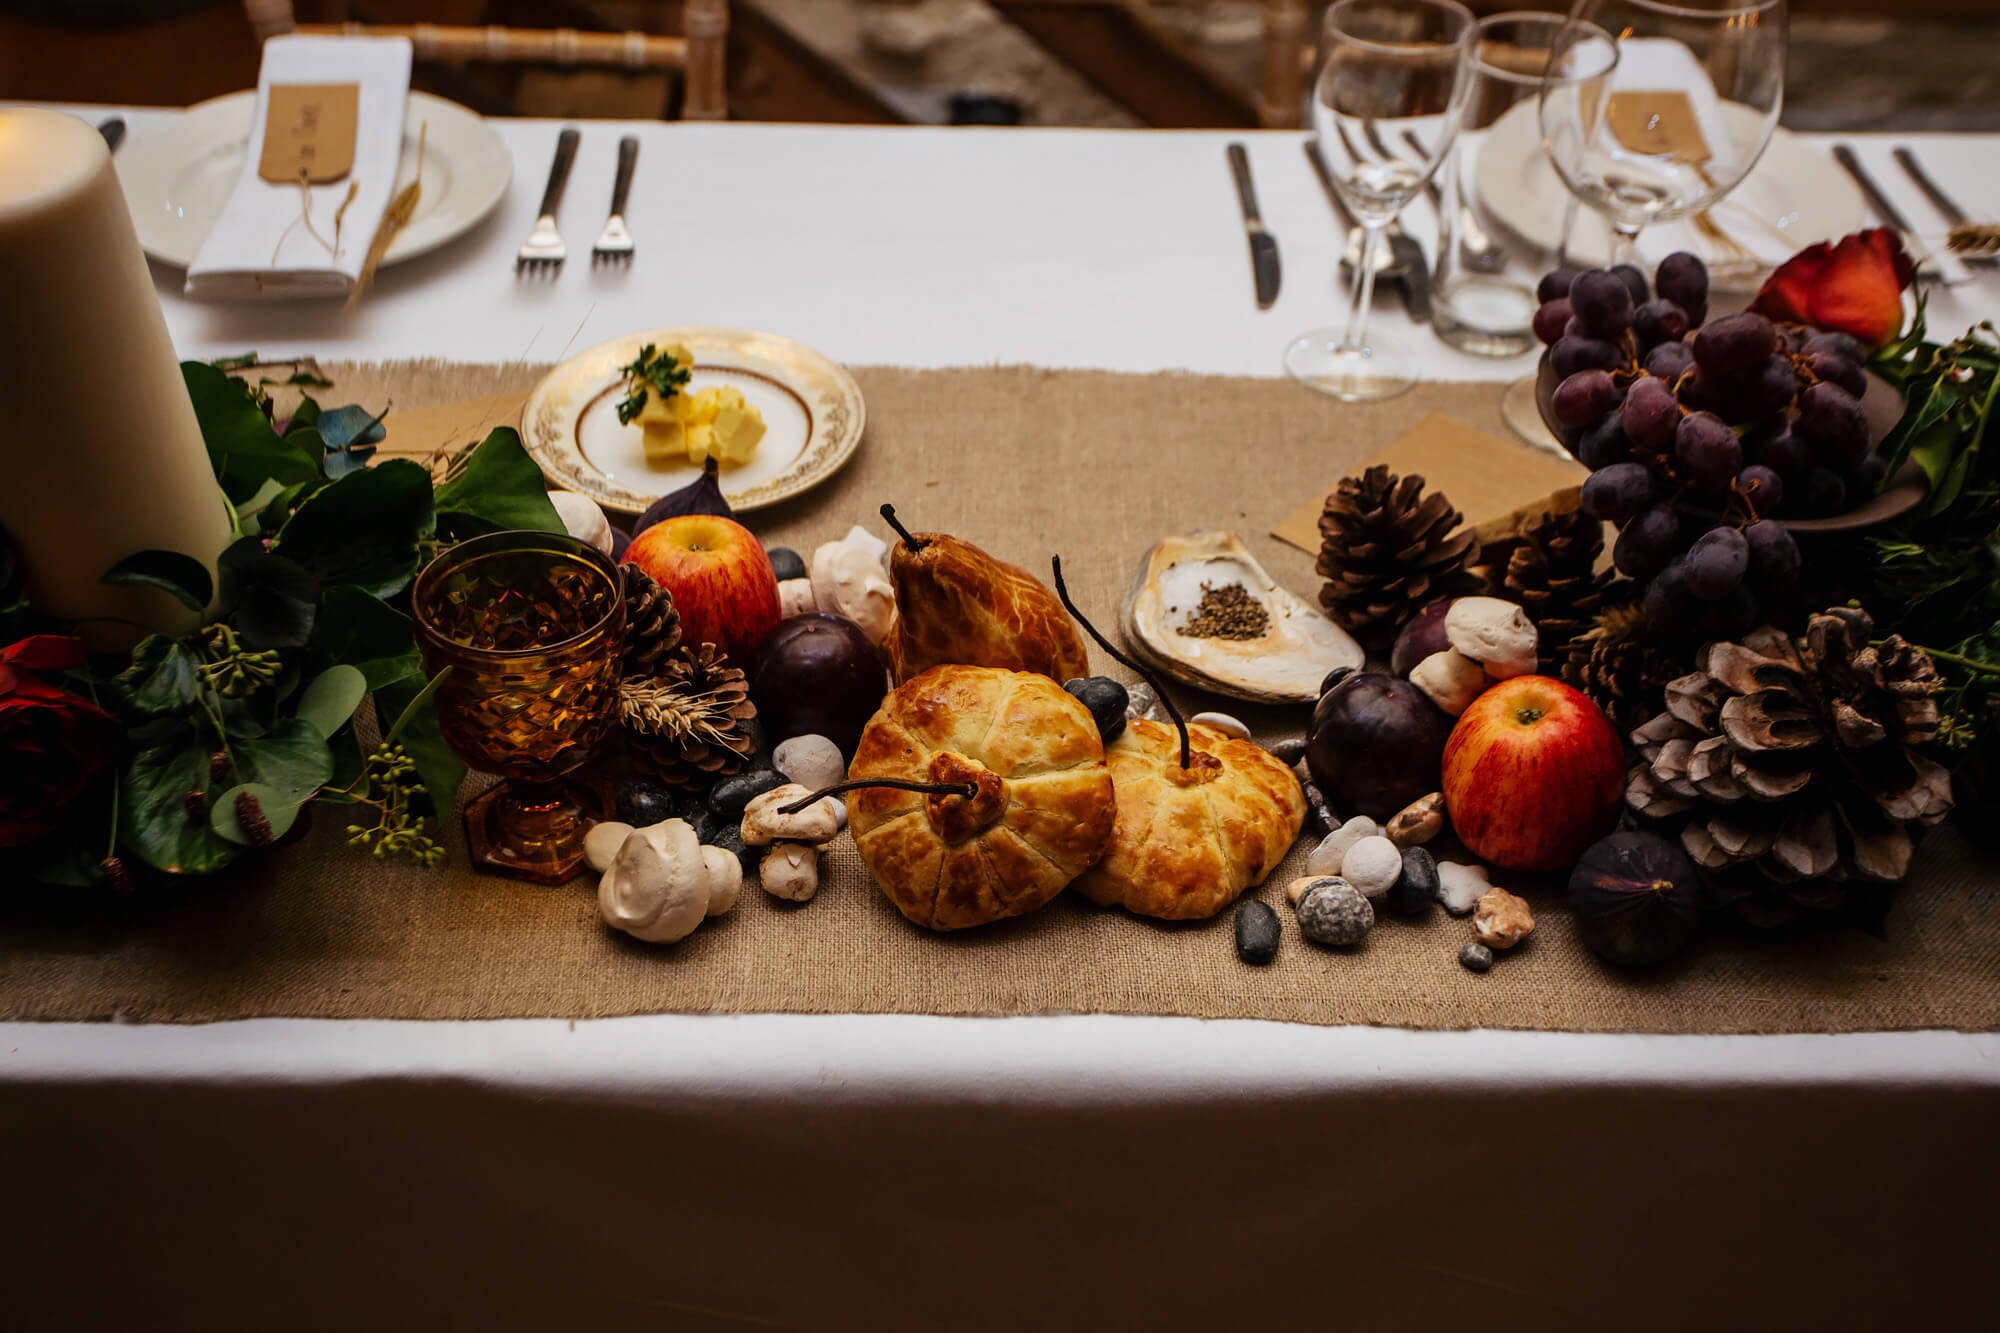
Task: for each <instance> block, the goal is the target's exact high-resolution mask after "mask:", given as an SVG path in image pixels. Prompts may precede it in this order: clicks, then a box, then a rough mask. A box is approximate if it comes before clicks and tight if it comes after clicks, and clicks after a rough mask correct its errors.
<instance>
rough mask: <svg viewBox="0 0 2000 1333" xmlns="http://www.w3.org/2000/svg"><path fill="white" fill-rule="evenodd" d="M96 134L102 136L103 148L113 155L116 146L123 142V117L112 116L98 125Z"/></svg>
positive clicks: (116, 148) (116, 149)
mask: <svg viewBox="0 0 2000 1333" xmlns="http://www.w3.org/2000/svg"><path fill="white" fill-rule="evenodd" d="M97 132H98V133H99V134H101V135H103V136H104V146H105V147H106V148H108V149H110V150H111V151H112V152H114V153H115V152H117V151H118V145H119V144H121V143H124V142H125V117H123V116H113V117H112V118H111V119H109V120H107V121H105V122H104V123H103V124H102V125H99V126H98V127H97Z"/></svg>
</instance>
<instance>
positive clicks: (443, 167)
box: [112, 92, 514, 268]
mask: <svg viewBox="0 0 2000 1333" xmlns="http://www.w3.org/2000/svg"><path fill="white" fill-rule="evenodd" d="M256 109H257V94H256V93H254V92H242V93H230V94H228V95H227V96H225V97H217V98H212V99H211V100H209V101H206V102H201V103H198V104H197V105H195V106H191V107H189V108H188V109H187V111H186V113H185V114H184V115H182V116H181V118H180V119H179V120H177V121H175V122H174V123H173V124H172V125H171V126H169V127H167V128H166V129H164V130H161V131H159V132H158V133H156V134H148V135H146V136H144V137H143V138H138V137H135V138H134V139H133V140H132V142H130V143H128V144H126V145H125V147H124V148H123V149H122V150H121V151H120V152H119V153H118V155H117V156H116V157H114V158H113V159H112V161H113V163H114V164H116V166H117V168H118V183H119V185H120V186H121V187H122V188H123V189H124V191H125V201H126V203H127V205H128V206H130V208H131V209H132V221H133V222H134V223H135V224H137V226H138V229H139V244H140V246H141V247H142V248H144V250H145V251H146V253H147V254H149V255H151V256H152V257H153V258H155V259H157V260H159V261H161V262H162V263H166V264H172V265H174V266H175V267H176V268H186V267H187V266H188V265H189V264H192V263H193V262H194V256H195V252H196V251H197V250H199V249H200V248H201V243H202V241H203V240H204V239H205V238H206V237H207V236H208V231H209V228H210V227H212V226H214V225H215V220H216V218H217V217H219V216H220V215H221V213H222V206H223V204H224V203H226V202H228V199H229V192H230V191H231V190H232V189H234V188H235V186H236V178H237V177H238V176H240V175H241V174H242V172H243V161H244V158H245V157H246V156H248V154H249V148H250V120H251V117H252V115H253V114H254V113H255V112H256ZM420 125H425V126H428V129H427V131H426V139H425V143H424V188H423V193H422V194H421V196H420V197H419V198H418V200H417V208H416V212H415V213H413V214H412V215H411V217H410V220H409V222H408V223H406V224H405V225H404V226H403V229H402V230H401V231H399V232H397V233H396V239H395V240H393V241H391V242H390V243H389V252H388V254H387V255H385V256H384V257H383V259H382V262H383V263H384V264H394V263H399V262H400V261H402V260H405V259H414V258H415V257H416V256H418V255H421V254H424V253H427V252H428V251H431V250H435V249H437V248H438V247H439V246H441V245H443V244H445V243H446V242H447V241H451V240H455V239H457V238H458V237H460V236H462V235H464V234H465V233H466V232H467V231H470V230H471V229H472V227H473V226H474V225H475V224H477V223H478V221H479V220H480V219H481V218H483V217H485V216H486V215H487V214H488V213H490V212H492V211H493V208H494V206H495V205H497V204H498V203H499V202H500V201H501V199H503V198H504V197H506V194H507V185H508V183H509V182H510V181H511V180H512V179H513V176H514V155H513V154H512V153H510V152H508V151H507V145H506V143H505V142H504V141H502V140H501V138H500V136H499V135H498V134H496V133H495V132H494V131H493V128H492V127H491V126H490V125H488V124H487V123H486V122H485V121H483V120H481V119H480V118H479V117H478V116H476V115H474V114H473V113H472V112H470V111H468V110H466V109H465V108H464V107H462V106H460V105H458V103H456V102H447V101H445V100H444V99H443V98H442V97H433V96H431V95H430V94H429V93H411V94H410V100H409V106H408V110H407V112H406V113H405V115H404V118H403V161H402V164H401V166H400V167H398V169H397V172H396V189H397V190H401V189H402V188H403V187H404V186H405V185H407V184H409V183H410V182H411V181H413V180H415V179H416V176H417V129H418V126H420ZM391 197H393V195H392V196H391Z"/></svg>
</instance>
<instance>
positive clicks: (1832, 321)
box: [1811, 227, 1911, 344]
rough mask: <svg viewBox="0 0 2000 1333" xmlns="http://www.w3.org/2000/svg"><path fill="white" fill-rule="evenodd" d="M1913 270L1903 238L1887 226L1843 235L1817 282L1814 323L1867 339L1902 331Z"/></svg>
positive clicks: (1881, 339) (1878, 340)
mask: <svg viewBox="0 0 2000 1333" xmlns="http://www.w3.org/2000/svg"><path fill="white" fill-rule="evenodd" d="M1910 274H1911V264H1910V259H1909V256H1908V255H1906V254H1904V253H1903V242H1902V240H1901V239H1900V238H1899V237H1898V236H1897V235H1896V234H1895V233H1894V232H1892V231H1890V230H1888V229H1887V228H1885V227H1877V228H1875V229H1874V230H1872V231H1864V232H1856V233H1855V234H1854V235H1852V236H1846V237H1843V238H1842V239H1841V242H1840V244H1839V245H1837V246H1835V247H1834V250H1833V262H1832V263H1830V264H1828V265H1827V267H1826V271H1825V272H1824V273H1822V274H1821V275H1820V280H1819V281H1818V282H1817V283H1815V284H1814V285H1813V293H1812V320H1811V322H1812V323H1814V324H1817V325H1819V327H1821V328H1823V329H1839V330H1841V331H1842V332H1844V333H1851V334H1853V335H1854V336H1855V337H1857V338H1859V339H1861V340H1862V341H1864V342H1870V343H1877V344H1880V343H1885V342H1888V341H1889V340H1890V339H1891V338H1893V337H1895V336H1896V335H1897V334H1898V333H1900V332H1902V330H1903V288H1904V287H1906V286H1908V285H1909V282H1910Z"/></svg>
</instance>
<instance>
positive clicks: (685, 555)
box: [624, 514, 778, 667]
mask: <svg viewBox="0 0 2000 1333" xmlns="http://www.w3.org/2000/svg"><path fill="white" fill-rule="evenodd" d="M624 558H625V560H626V561H629V562H630V563H632V564H635V565H637V566H638V567H639V568H641V569H643V570H645V571H646V572H647V573H648V574H651V575H652V576H653V581H654V582H655V583H657V584H659V585H660V586H661V587H662V588H665V589H666V590H667V591H668V592H670V593H672V594H673V596H674V606H675V607H676V608H677V609H678V610H679V611H680V613H681V638H682V639H683V640H684V641H685V642H687V643H712V644H714V645H715V646H716V647H718V648H720V649H722V651H723V652H725V653H728V654H729V656H730V658H731V660H732V661H734V662H735V663H736V664H737V665H738V666H746V667H747V666H748V665H749V664H750V657H751V654H753V653H755V652H756V651H757V647H758V645H759V644H761V643H763V642H764V639H765V638H766V636H768V635H769V634H770V632H771V631H772V630H774V629H776V628H777V627H778V576H777V575H776V574H774V573H772V572H771V558H770V557H769V556H768V555H765V554H764V544H763V543H762V542H760V541H758V540H757V538H756V537H754V536H753V535H751V532H750V530H749V529H748V528H746V527H744V526H743V525H742V524H741V523H738V522H736V521H735V520H734V519H727V518H723V517H722V516H720V515H719V514H681V515H678V516H676V517H674V518H666V519H661V520H660V521H659V522H658V523H655V524H654V525H653V526H652V527H650V528H647V529H646V530H645V531H644V532H642V533H640V534H639V535H638V536H636V537H634V538H633V539H632V544H631V545H630V546H628V547H626V548H625V557H624Z"/></svg>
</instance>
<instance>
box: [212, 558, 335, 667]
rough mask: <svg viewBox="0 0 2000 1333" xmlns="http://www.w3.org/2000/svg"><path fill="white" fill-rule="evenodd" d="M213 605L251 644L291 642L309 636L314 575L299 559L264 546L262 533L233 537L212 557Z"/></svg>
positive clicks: (316, 584)
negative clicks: (216, 592)
mask: <svg viewBox="0 0 2000 1333" xmlns="http://www.w3.org/2000/svg"><path fill="white" fill-rule="evenodd" d="M216 570H217V572H218V573H220V574H221V576H222V578H221V597H220V598H219V599H218V601H217V608H218V609H219V610H220V611H221V613H222V615H223V617H224V618H225V619H227V620H229V621H230V622H231V623H232V624H233V625H234V626H235V627H236V631H237V633H238V634H240V635H241V636H242V638H243V643H244V646H245V647H248V648H253V649H259V650H261V649H265V648H296V647H298V646H299V645H301V644H303V643H305V642H306V641H307V640H308V639H309V638H311V636H312V630H313V621H314V618H315V616H316V614H317V610H318V602H319V578H318V577H317V576H316V575H315V574H314V573H313V572H312V571H311V570H309V569H307V568H306V567H305V566H304V565H301V564H299V563H298V562H297V561H295V560H288V559H286V558H285V557H284V556H282V555H278V554H276V553H275V552H272V551H268V550H266V549H264V539H263V538H261V537H244V538H242V539H241V540H239V541H236V542H232V543H231V544H230V546H229V549H228V550H226V551H224V552H223V553H222V558H221V559H219V560H218V561H216Z"/></svg>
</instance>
